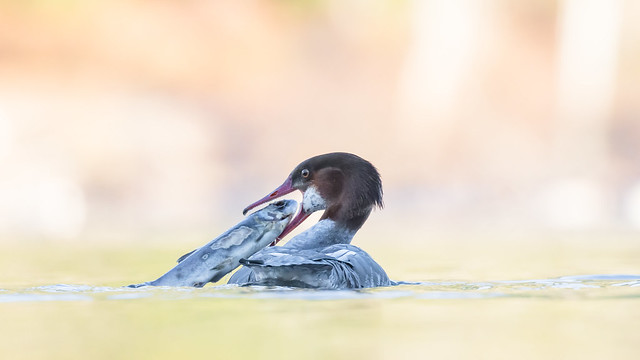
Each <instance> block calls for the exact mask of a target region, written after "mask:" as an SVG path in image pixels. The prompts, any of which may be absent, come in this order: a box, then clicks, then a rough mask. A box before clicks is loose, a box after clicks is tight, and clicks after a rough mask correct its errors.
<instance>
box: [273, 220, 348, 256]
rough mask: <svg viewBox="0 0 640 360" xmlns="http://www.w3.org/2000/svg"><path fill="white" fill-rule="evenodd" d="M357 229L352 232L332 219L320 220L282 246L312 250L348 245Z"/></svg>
mask: <svg viewBox="0 0 640 360" xmlns="http://www.w3.org/2000/svg"><path fill="white" fill-rule="evenodd" d="M358 229H359V227H358ZM358 229H355V230H354V229H352V228H350V227H347V226H345V225H344V224H342V223H340V222H337V221H334V220H332V219H321V220H320V221H318V222H317V223H316V224H315V225H313V226H312V227H310V228H309V229H308V230H306V231H304V232H302V233H300V234H299V235H297V236H295V237H294V238H293V239H291V240H290V241H289V242H288V243H287V244H285V245H284V246H286V247H290V248H296V249H314V248H319V247H326V246H331V245H335V244H349V243H351V239H353V236H354V235H355V234H356V232H357V231H358Z"/></svg>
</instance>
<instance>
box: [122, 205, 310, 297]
mask: <svg viewBox="0 0 640 360" xmlns="http://www.w3.org/2000/svg"><path fill="white" fill-rule="evenodd" d="M297 208H298V203H297V202H296V201H295V200H281V201H278V202H275V203H272V204H270V205H268V206H267V207H265V208H263V209H261V210H259V211H256V212H254V213H253V214H251V215H249V216H247V218H246V219H244V220H243V221H241V222H240V223H238V224H237V225H236V226H234V227H232V228H231V229H229V230H227V231H226V232H225V233H224V234H222V235H220V236H219V237H217V238H215V239H213V240H212V241H211V242H209V243H208V244H206V245H205V246H203V247H201V248H199V249H196V250H194V251H192V252H190V253H187V254H184V255H183V256H181V257H180V258H179V259H178V265H176V266H175V267H174V268H173V269H171V270H169V271H168V272H167V273H166V274H164V275H162V276H161V277H159V278H158V279H157V280H154V281H148V282H145V283H142V284H136V285H129V287H140V286H145V285H151V286H193V287H202V286H204V285H205V284H206V283H208V282H216V281H218V280H220V279H221V278H222V277H223V276H225V275H226V274H228V273H230V272H231V271H233V269H235V268H237V267H238V266H240V259H246V258H248V257H250V256H251V255H253V254H255V253H256V252H258V251H259V250H261V249H263V248H265V247H266V246H267V245H269V244H270V243H272V242H273V241H274V240H275V239H276V237H277V236H278V235H280V234H281V233H282V231H283V230H284V228H285V227H286V226H287V224H289V222H290V221H291V218H292V216H293V215H294V214H295V212H296V209H297Z"/></svg>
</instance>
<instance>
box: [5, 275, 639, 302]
mask: <svg viewBox="0 0 640 360" xmlns="http://www.w3.org/2000/svg"><path fill="white" fill-rule="evenodd" d="M634 288H635V289H634ZM203 298H226V299H273V300H309V301H335V300H356V299H370V300H374V299H383V300H390V299H416V300H452V299H466V300H472V299H477V300H481V299H490V298H546V299H567V298H568V299H576V298H580V299H591V300H596V299H615V298H621V299H625V298H640V275H623V274H613V275H609V274H600V275H580V276H563V277H559V278H555V279H539V280H506V281H491V282H462V281H441V282H438V281H434V282H402V281H400V282H398V285H396V286H391V287H384V288H376V289H361V290H313V289H295V288H287V287H261V286H253V287H238V286H235V285H218V286H209V287H206V288H204V289H196V288H188V287H165V286H160V287H150V286H149V287H143V288H138V289H131V288H127V287H108V286H90V285H72V284H55V285H42V286H37V287H32V288H27V289H18V290H6V289H0V303H12V302H40V301H51V302H56V301H119V300H126V301H129V300H136V299H147V300H148V299H155V300H193V299H203Z"/></svg>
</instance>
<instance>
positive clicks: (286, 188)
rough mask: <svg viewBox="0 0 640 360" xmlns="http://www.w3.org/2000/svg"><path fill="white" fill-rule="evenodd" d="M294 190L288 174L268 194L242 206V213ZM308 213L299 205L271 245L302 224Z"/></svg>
mask: <svg viewBox="0 0 640 360" xmlns="http://www.w3.org/2000/svg"><path fill="white" fill-rule="evenodd" d="M295 190H297V189H296V188H294V187H293V184H292V180H291V176H289V177H288V178H287V180H285V181H284V183H283V184H282V185H280V186H279V187H278V188H277V189H275V190H274V191H272V192H271V193H270V194H269V195H267V196H265V197H263V198H262V199H260V200H258V201H256V202H254V203H253V204H251V205H249V206H247V207H246V208H244V210H242V215H246V214H247V212H248V211H249V210H251V209H253V208H255V207H256V206H259V205H262V204H264V203H267V202H269V201H271V200H275V199H277V198H279V197H281V196H284V195H287V194H290V193H292V192H294V191H295ZM309 215H311V214H307V213H306V211H304V209H303V208H302V205H300V210H298V213H297V214H296V216H294V217H293V219H291V221H290V222H289V224H288V225H287V226H286V227H285V228H284V230H282V233H281V234H280V235H278V237H277V238H276V240H275V241H274V242H273V243H272V244H271V246H273V245H275V244H276V243H277V242H278V241H280V240H282V238H284V237H285V236H286V235H287V234H289V233H290V232H291V231H293V229H295V228H296V227H298V225H300V224H302V222H303V221H305V220H306V219H307V218H308V217H309Z"/></svg>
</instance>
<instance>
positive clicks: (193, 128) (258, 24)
mask: <svg viewBox="0 0 640 360" xmlns="http://www.w3.org/2000/svg"><path fill="white" fill-rule="evenodd" d="M639 13H640V2H637V1H632V0H626V1H625V0H607V1H599V0H558V1H546V0H519V1H507V0H487V1H473V0H447V1H438V0H430V1H427V0H424V1H419V0H415V1H409V0H406V1H392V0H367V1H363V0H329V1H317V0H309V1H290V0H246V1H205V0H189V1H185V0H180V1H177V0H175V1H172V0H164V1H144V0H134V1H131V0H127V1H124V0H109V1H103V0H92V1H80V0H29V1H25V0H1V1H0V236H1V237H2V238H3V239H5V240H7V239H10V238H20V239H22V238H35V239H52V240H55V241H57V240H64V241H85V239H86V236H87V234H107V236H104V237H100V236H93V237H92V239H93V240H92V241H101V240H100V239H102V240H109V241H117V240H118V239H120V238H130V236H137V234H141V233H154V232H155V233H175V234H179V233H184V232H185V231H195V232H199V231H202V232H204V233H207V234H209V235H211V236H214V235H217V233H216V232H221V231H222V230H224V229H226V228H228V227H230V226H231V225H232V224H234V223H235V222H236V221H239V220H240V219H241V217H242V215H241V210H242V208H243V207H244V206H246V205H247V204H249V203H250V202H252V201H254V200H256V199H258V198H260V197H262V196H263V195H265V194H267V193H268V192H269V191H271V190H273V189H274V188H275V187H276V186H277V185H279V184H280V183H281V182H282V181H283V180H284V179H285V177H286V176H287V175H288V173H289V172H290V171H291V170H292V169H293V168H294V167H295V165H297V164H298V163H299V162H301V161H302V160H304V159H306V158H308V157H310V156H313V155H317V154H320V153H325V152H331V151H348V152H353V153H356V154H358V155H360V156H362V157H364V158H366V159H368V160H370V161H371V162H372V163H374V164H375V165H376V166H377V167H378V169H379V170H380V172H381V174H382V176H383V181H384V190H385V202H386V208H385V210H383V211H378V212H376V213H374V215H373V216H372V220H371V221H370V223H372V224H373V225H367V226H371V227H372V229H375V228H376V227H379V228H385V229H389V231H390V232H393V231H394V229H396V228H400V227H405V226H408V227H411V228H412V229H422V228H424V229H453V228H456V229H461V228H464V229H514V228H515V229H531V228H535V229H552V230H553V229H561V230H593V229H631V230H632V229H638V228H640V97H639V94H640V22H639V21H637V20H638V19H637V14H639ZM367 226H365V228H366V227H367ZM192 240H193V239H192ZM415 240H420V239H419V238H416V239H415ZM151 241H154V240H151ZM198 241H199V240H198Z"/></svg>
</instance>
